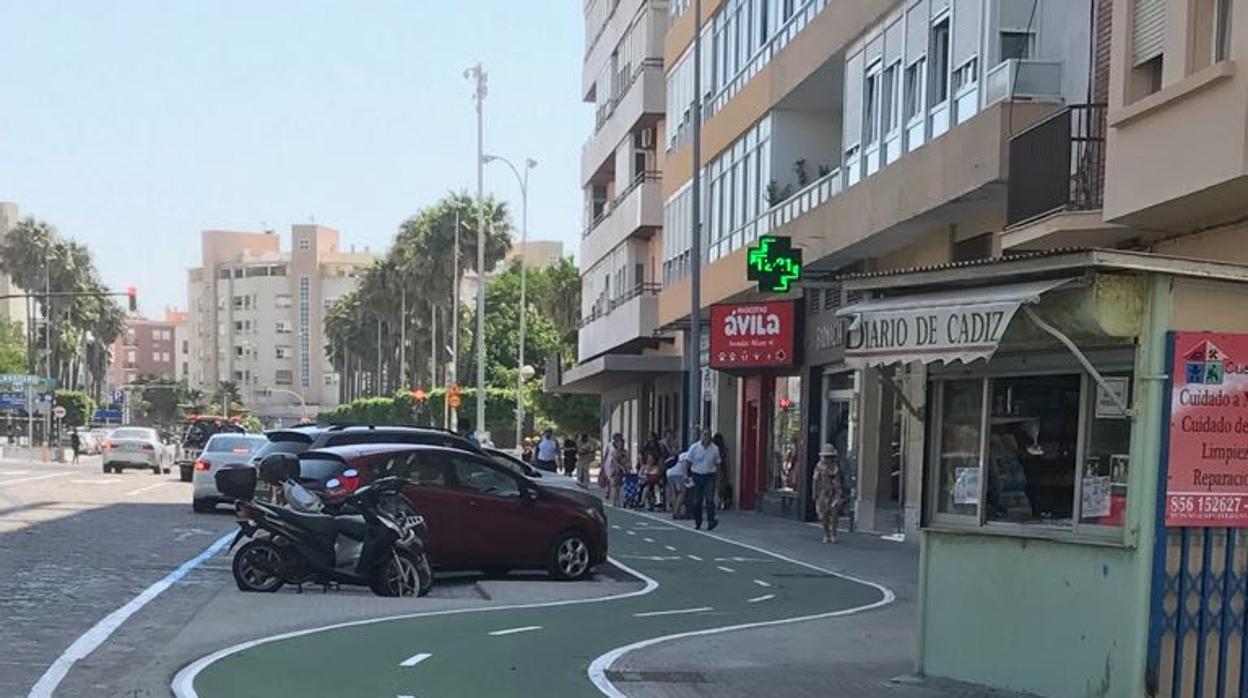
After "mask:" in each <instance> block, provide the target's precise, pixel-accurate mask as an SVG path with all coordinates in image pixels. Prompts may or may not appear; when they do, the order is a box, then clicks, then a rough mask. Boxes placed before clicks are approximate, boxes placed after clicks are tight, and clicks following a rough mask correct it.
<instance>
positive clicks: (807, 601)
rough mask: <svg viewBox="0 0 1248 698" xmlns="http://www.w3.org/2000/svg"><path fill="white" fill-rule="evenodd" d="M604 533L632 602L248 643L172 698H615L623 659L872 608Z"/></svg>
mask: <svg viewBox="0 0 1248 698" xmlns="http://www.w3.org/2000/svg"><path fill="white" fill-rule="evenodd" d="M611 521H612V524H613V530H612V532H611V546H612V547H611V553H612V557H613V558H614V559H616V560H618V561H619V562H620V563H621V564H622V565H625V566H627V567H629V568H631V569H632V570H634V571H635V572H636V573H637V574H638V575H639V576H641V577H643V578H645V579H646V580H648V582H649V583H648V584H647V585H646V587H645V588H644V589H642V590H639V591H636V592H629V593H624V594H619V595H617V596H615V597H613V598H607V599H598V600H587V601H573V602H562V603H561V602H556V603H553V604H543V605H530V606H527V607H512V608H493V609H475V610H471V611H450V612H441V613H437V612H435V613H428V614H416V615H413V616H408V617H405V618H398V619H390V620H381V621H377V620H373V621H368V622H365V623H357V624H347V625H345V626H339V627H333V628H329V629H325V630H321V631H314V632H302V633H298V634H293V635H291V636H284V637H278V638H274V639H272V640H271V641H265V638H256V640H259V641H260V642H259V644H254V645H252V646H245V647H241V648H238V647H236V648H234V649H233V650H231V649H229V648H227V649H226V650H223V651H221V652H218V653H216V655H212V656H209V657H207V658H205V659H203V660H201V661H199V662H196V663H194V664H192V665H190V667H189V668H188V669H186V670H184V671H183V672H181V673H180V674H179V676H178V677H177V678H176V679H175V682H174V688H175V690H176V691H178V692H179V694H180V695H185V696H189V695H196V694H197V695H199V696H202V697H204V698H218V697H226V696H229V697H234V698H241V697H246V696H266V697H278V698H280V697H282V696H329V695H351V696H387V697H388V696H400V697H401V696H418V697H419V698H435V697H438V696H456V697H458V696H469V695H481V696H486V695H488V696H533V695H552V696H596V695H602V694H603V693H607V694H608V695H622V693H619V692H618V691H617V689H616V687H615V685H614V684H615V683H616V682H618V681H624V680H630V677H626V676H620V675H616V674H613V672H612V671H611V670H610V666H611V664H612V662H613V661H614V659H615V658H617V657H619V656H621V655H622V654H623V653H625V652H627V651H628V649H630V648H633V647H639V646H644V645H646V644H648V643H649V642H653V641H655V640H656V639H658V638H664V637H669V636H672V635H683V634H689V633H698V632H707V633H710V632H715V631H716V630H718V629H723V628H731V627H735V626H741V625H753V624H762V623H783V622H786V621H787V620H788V619H797V618H808V617H810V616H820V615H830V614H837V613H845V612H852V611H853V610H854V609H860V608H863V607H867V606H872V605H875V604H879V603H882V602H884V601H885V600H886V597H885V593H884V592H882V591H881V590H880V589H878V588H876V587H874V586H870V585H867V584H864V583H859V582H856V581H851V580H848V579H845V578H841V577H836V576H833V575H831V574H828V573H825V572H822V571H819V570H816V569H813V568H811V567H809V566H805V565H801V564H798V563H796V562H793V561H788V560H784V559H779V558H777V557H773V556H771V555H769V554H767V553H765V552H764V551H762V550H758V549H753V548H749V547H745V546H742V545H740V544H737V543H733V542H730V541H727V540H722V539H717V538H715V537H711V536H707V535H703V534H700V533H696V532H693V531H691V530H690V529H689V528H688V527H686V526H675V525H673V524H672V523H671V522H670V521H665V520H662V519H660V518H657V517H646V516H642V515H639V514H636V513H633V512H626V511H620V510H612V513H611ZM278 676H280V677H281V680H280V681H274V680H273V677H278ZM678 678H679V677H669V679H670V680H673V681H674V680H678ZM691 680H695V678H694V677H691ZM595 684H597V685H595Z"/></svg>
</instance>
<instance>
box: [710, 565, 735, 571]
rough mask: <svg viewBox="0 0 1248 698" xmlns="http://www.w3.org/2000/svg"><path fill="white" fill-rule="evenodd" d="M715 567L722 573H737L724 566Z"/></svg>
mask: <svg viewBox="0 0 1248 698" xmlns="http://www.w3.org/2000/svg"><path fill="white" fill-rule="evenodd" d="M715 567H716V568H717V569H718V570H719V571H720V572H736V570H734V569H732V568H731V567H724V566H723V565H716V566H715Z"/></svg>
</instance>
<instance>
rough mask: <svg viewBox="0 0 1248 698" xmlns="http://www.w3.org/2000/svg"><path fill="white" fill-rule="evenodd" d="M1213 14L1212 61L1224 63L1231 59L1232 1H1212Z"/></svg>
mask: <svg viewBox="0 0 1248 698" xmlns="http://www.w3.org/2000/svg"><path fill="white" fill-rule="evenodd" d="M1214 1H1215V6H1214V14H1213V60H1214V61H1224V60H1226V59H1228V58H1230V57H1231V4H1232V0H1214Z"/></svg>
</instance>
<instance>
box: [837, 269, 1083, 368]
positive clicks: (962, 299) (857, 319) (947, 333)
mask: <svg viewBox="0 0 1248 698" xmlns="http://www.w3.org/2000/svg"><path fill="white" fill-rule="evenodd" d="M1071 281H1073V279H1070V278H1065V279H1046V280H1043V281H1028V282H1026V283H1017V284H1003V285H998V286H981V287H977V288H959V289H955V290H950V291H938V292H934V293H924V294H914V295H908V296H893V297H889V298H876V299H872V300H868V301H863V302H862V303H856V304H854V305H851V306H848V307H846V308H843V309H841V310H840V311H838V312H837V315H841V316H845V317H848V318H850V324H849V329H848V332H847V336H846V348H845V362H846V363H847V364H849V365H851V366H859V367H862V366H885V365H889V364H906V363H911V362H914V361H918V362H921V363H924V364H928V363H933V362H943V363H950V362H954V361H961V362H963V363H968V362H971V361H975V360H977V359H987V358H989V357H991V356H992V355H993V353H995V352H996V350H997V346H998V345H999V344H1000V343H1001V337H1002V336H1004V334H1005V329H1006V327H1008V326H1009V324H1010V320H1011V319H1013V317H1014V315H1015V313H1017V312H1018V309H1019V307H1021V306H1023V305H1026V304H1034V303H1037V302H1039V301H1040V297H1041V296H1042V295H1043V294H1045V293H1047V292H1049V291H1052V290H1054V289H1056V288H1058V287H1060V286H1063V285H1065V284H1068V283H1070V282H1071Z"/></svg>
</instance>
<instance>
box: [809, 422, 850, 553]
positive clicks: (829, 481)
mask: <svg viewBox="0 0 1248 698" xmlns="http://www.w3.org/2000/svg"><path fill="white" fill-rule="evenodd" d="M814 489H815V513H816V514H818V515H819V522H820V523H821V524H823V542H824V543H835V542H836V526H837V522H838V520H839V519H840V518H841V506H842V505H843V504H844V503H845V483H844V481H843V480H842V478H841V459H840V457H839V456H838V454H837V452H836V448H835V447H834V446H833V445H832V444H824V445H823V448H822V449H820V451H819V463H818V464H816V465H815V472H814Z"/></svg>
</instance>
